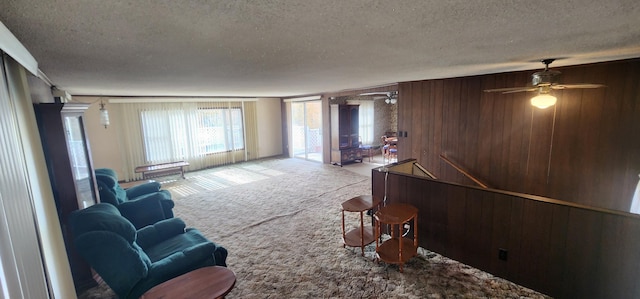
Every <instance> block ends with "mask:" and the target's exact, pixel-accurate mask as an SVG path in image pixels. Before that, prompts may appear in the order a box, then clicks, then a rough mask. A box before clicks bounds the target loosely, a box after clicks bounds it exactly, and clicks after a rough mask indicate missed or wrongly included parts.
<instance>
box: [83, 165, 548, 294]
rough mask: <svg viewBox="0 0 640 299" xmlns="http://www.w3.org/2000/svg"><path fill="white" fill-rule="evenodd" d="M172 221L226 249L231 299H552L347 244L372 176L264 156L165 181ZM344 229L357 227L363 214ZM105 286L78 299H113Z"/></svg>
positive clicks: (431, 261)
mask: <svg viewBox="0 0 640 299" xmlns="http://www.w3.org/2000/svg"><path fill="white" fill-rule="evenodd" d="M163 186H164V188H166V189H168V190H170V191H171V192H172V194H173V196H174V199H175V202H176V207H175V209H174V212H175V214H176V217H180V218H182V219H183V220H184V221H185V222H186V223H187V225H188V226H191V227H196V228H198V229H199V230H200V231H202V232H203V234H204V235H205V236H207V237H208V238H209V239H210V240H212V241H214V242H216V243H218V244H220V245H222V246H224V247H226V248H227V249H228V250H229V257H228V259H227V264H228V267H229V268H230V269H231V270H233V271H234V272H235V273H236V276H237V282H236V285H235V287H234V289H233V290H232V291H231V293H230V294H229V295H228V296H227V298H548V297H546V296H544V295H542V294H539V293H537V292H534V291H532V290H530V289H526V288H524V287H521V286H518V285H516V284H513V283H511V282H508V281H506V280H503V279H500V278H497V277H494V276H491V275H489V274H487V273H484V272H482V271H479V270H477V269H474V268H472V267H469V266H466V265H464V264H461V263H458V262H455V261H453V260H450V259H447V258H444V257H442V256H440V255H438V254H435V253H432V252H428V251H426V250H420V254H419V256H418V257H416V258H413V259H411V260H410V261H409V262H408V263H407V264H406V265H405V267H404V273H400V272H399V271H398V267H397V266H395V265H386V264H384V263H376V262H374V261H373V259H374V254H375V248H374V245H373V244H372V245H370V246H367V248H366V256H365V257H362V256H361V255H360V250H359V248H355V249H353V248H349V247H347V248H346V249H345V248H343V246H342V237H341V226H340V223H341V213H340V211H341V206H340V204H341V203H342V202H343V201H345V200H347V199H349V198H351V197H354V196H357V195H360V194H370V193H371V179H370V178H368V177H366V176H362V175H359V174H356V173H354V172H351V171H348V170H346V169H344V168H342V167H336V166H331V165H326V164H320V163H315V162H307V161H304V160H298V159H267V160H260V161H255V162H250V163H241V164H235V165H231V166H224V167H218V168H214V169H210V170H204V171H199V172H191V173H187V175H186V180H181V179H178V180H167V181H166V182H165V183H164V184H163ZM350 214H352V215H349V214H347V215H348V218H347V226H348V227H355V226H356V225H357V223H358V219H357V218H356V217H357V213H350ZM111 296H113V293H112V292H110V290H109V289H108V287H105V286H101V287H99V288H96V289H92V290H90V291H88V292H87V293H85V294H83V295H82V296H81V298H109V297H111Z"/></svg>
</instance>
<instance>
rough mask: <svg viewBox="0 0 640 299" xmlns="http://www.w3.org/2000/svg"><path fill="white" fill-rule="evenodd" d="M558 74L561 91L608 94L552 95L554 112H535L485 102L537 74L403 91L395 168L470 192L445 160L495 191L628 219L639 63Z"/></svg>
mask: <svg viewBox="0 0 640 299" xmlns="http://www.w3.org/2000/svg"><path fill="white" fill-rule="evenodd" d="M541 66H542V64H541ZM552 69H555V70H558V71H561V72H562V75H561V76H560V83H566V84H570V83H599V84H604V85H606V87H605V88H599V89H565V90H555V91H553V94H554V95H555V96H556V97H557V98H558V102H557V104H556V105H554V106H552V107H549V108H547V109H538V108H535V107H532V106H531V104H530V102H529V100H530V98H531V97H532V96H533V95H535V94H534V93H533V92H521V93H512V94H501V93H486V92H483V90H485V89H491V88H502V87H519V86H526V85H530V84H531V83H530V82H531V74H532V73H533V72H535V71H536V70H531V71H521V72H511V73H501V74H490V75H480V76H472V77H462V78H451V79H438V80H425V81H416V82H404V83H400V84H399V85H398V91H399V98H398V131H400V132H406V137H401V138H400V139H399V141H398V158H399V159H400V160H402V159H409V158H415V159H417V161H418V162H419V163H420V164H422V165H423V166H425V167H426V168H427V169H428V170H429V171H431V172H433V173H434V174H435V175H436V177H438V178H439V179H442V180H444V181H449V182H454V183H459V184H473V182H471V181H470V180H468V179H467V178H466V177H465V176H463V175H461V174H460V172H459V171H458V170H456V169H455V168H453V167H451V165H449V164H448V163H446V162H445V161H444V160H443V159H442V158H441V156H444V157H446V158H447V159H449V160H451V161H453V162H455V163H456V164H458V165H460V166H461V168H463V169H466V170H467V171H468V172H469V173H471V174H472V175H473V176H475V177H477V178H480V179H481V180H482V181H484V182H486V183H487V184H488V185H489V186H491V187H493V188H496V189H501V190H508V191H515V192H519V193H525V194H533V195H539V196H544V197H548V198H554V199H561V200H564V201H569V202H574V203H578V204H583V205H588V206H593V207H599V208H606V209H613V210H619V211H629V209H630V205H631V199H632V197H633V193H634V190H635V188H636V185H637V184H638V174H640V59H632V60H624V61H613V62H604V63H597V64H589V65H580V66H570V67H558V68H555V67H553V66H552ZM403 136H404V135H403Z"/></svg>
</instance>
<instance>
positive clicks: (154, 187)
mask: <svg viewBox="0 0 640 299" xmlns="http://www.w3.org/2000/svg"><path fill="white" fill-rule="evenodd" d="M158 191H160V183H158V182H148V183H144V184H140V185H137V186H133V187H131V188H129V189H126V190H125V192H127V198H129V199H135V198H136V197H138V196H142V195H145V194H149V193H153V192H158Z"/></svg>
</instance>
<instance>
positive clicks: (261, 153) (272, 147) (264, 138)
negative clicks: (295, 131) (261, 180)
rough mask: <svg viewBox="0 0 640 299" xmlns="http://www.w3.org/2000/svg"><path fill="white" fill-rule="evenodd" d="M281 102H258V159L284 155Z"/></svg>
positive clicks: (274, 100) (267, 100) (273, 99)
mask: <svg viewBox="0 0 640 299" xmlns="http://www.w3.org/2000/svg"><path fill="white" fill-rule="evenodd" d="M281 102H282V101H281V100H280V99H279V98H268V99H259V100H258V103H257V109H256V110H257V111H258V158H264V157H272V156H279V155H282V118H283V116H282V106H281Z"/></svg>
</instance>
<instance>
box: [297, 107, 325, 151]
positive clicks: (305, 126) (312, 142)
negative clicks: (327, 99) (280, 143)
mask: <svg viewBox="0 0 640 299" xmlns="http://www.w3.org/2000/svg"><path fill="white" fill-rule="evenodd" d="M291 130H292V132H291V133H292V134H291V135H292V136H291V145H292V149H293V156H294V157H296V158H303V159H306V160H313V161H319V162H322V105H321V101H308V102H293V103H291Z"/></svg>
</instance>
